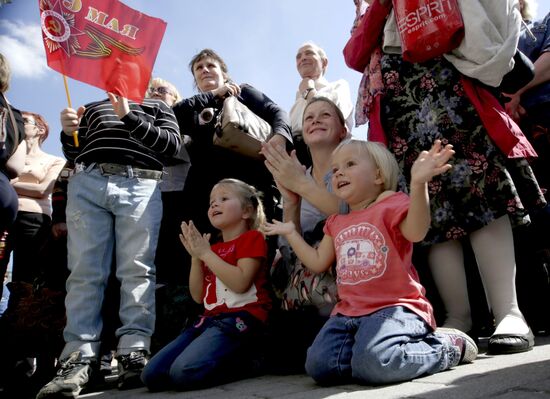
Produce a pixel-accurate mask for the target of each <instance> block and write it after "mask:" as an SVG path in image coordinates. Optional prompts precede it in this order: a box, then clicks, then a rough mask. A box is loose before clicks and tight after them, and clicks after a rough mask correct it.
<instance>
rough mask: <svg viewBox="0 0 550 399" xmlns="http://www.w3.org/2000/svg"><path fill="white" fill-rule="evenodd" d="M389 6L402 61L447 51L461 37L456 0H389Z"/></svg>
mask: <svg viewBox="0 0 550 399" xmlns="http://www.w3.org/2000/svg"><path fill="white" fill-rule="evenodd" d="M393 8H394V12H395V19H396V21H397V26H398V29H399V35H400V37H401V42H402V43H401V46H402V51H403V59H404V60H405V61H409V62H423V61H427V60H429V59H432V58H434V57H437V56H439V55H441V54H445V53H448V52H449V51H451V50H453V49H455V48H456V47H458V46H459V44H460V42H461V41H462V39H463V38H464V22H463V20H462V14H461V13H460V9H459V7H458V2H457V0H393Z"/></svg>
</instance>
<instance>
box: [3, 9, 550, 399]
mask: <svg viewBox="0 0 550 399" xmlns="http://www.w3.org/2000/svg"><path fill="white" fill-rule="evenodd" d="M461 2H462V0H458V3H459V4H460V3H461ZM391 4H392V2H391V1H388V0H354V6H355V9H356V19H355V22H354V24H353V28H352V36H351V39H350V42H349V43H348V45H349V44H350V43H352V44H353V46H351V45H350V46H346V51H344V58H345V60H346V62H347V64H348V65H349V66H350V67H352V68H354V69H356V70H359V71H363V80H362V81H361V84H360V87H359V88H358V98H357V103H356V107H355V113H354V112H353V109H354V107H353V105H352V99H351V94H350V88H349V85H348V83H347V82H346V81H344V80H337V81H334V82H329V81H328V80H327V79H326V78H325V77H324V76H325V72H326V69H327V66H328V57H327V54H326V53H325V51H324V50H323V49H322V48H321V47H320V46H319V45H317V44H315V43H314V42H312V41H307V42H305V43H304V44H303V45H301V46H300V47H299V48H298V49H297V52H296V69H297V72H298V75H299V84H298V86H297V90H296V94H295V102H294V104H293V106H292V108H291V109H290V110H288V113H287V111H285V110H284V109H282V108H281V107H280V106H279V105H277V104H276V103H275V102H274V101H273V100H271V99H270V98H269V97H268V96H267V95H266V94H264V93H263V92H262V91H260V90H259V89H257V88H255V87H252V86H250V85H248V84H246V83H236V82H234V81H233V80H232V79H231V77H230V74H229V68H228V66H227V65H226V63H225V62H224V60H223V58H222V57H221V56H220V55H219V54H218V53H217V52H216V51H214V50H212V49H208V48H207V49H203V50H201V51H199V52H198V53H197V54H196V55H195V56H194V57H193V58H192V59H191V61H190V63H189V68H190V72H191V74H192V76H193V78H194V81H195V84H196V88H197V91H198V92H197V94H195V95H193V96H191V97H185V96H182V95H181V94H180V93H179V92H178V89H177V88H176V87H175V86H174V85H173V84H172V83H170V82H168V81H166V80H165V79H162V78H154V79H151V81H150V84H149V88H148V90H147V93H146V98H145V100H144V101H143V102H142V103H141V104H139V103H136V102H133V101H129V100H127V99H126V98H124V97H122V96H120V95H117V94H114V93H107V95H108V97H107V98H106V99H102V100H97V101H93V102H90V103H88V104H86V105H84V106H81V107H79V108H78V109H73V108H66V109H64V110H62V111H61V126H62V132H61V134H60V136H59V137H60V140H61V144H62V148H63V154H64V155H65V158H66V160H64V159H61V158H59V157H56V156H54V155H51V154H47V153H45V152H44V151H43V150H42V149H41V145H42V143H43V142H44V140H46V139H47V137H48V133H49V127H48V123H47V122H46V121H45V120H44V118H43V117H42V116H41V115H40V114H38V113H35V112H30V111H19V110H18V109H16V108H15V107H14V106H12V105H11V104H10V103H9V101H8V100H7V99H6V96H5V93H6V92H7V90H8V88H9V81H10V70H9V65H8V59H7V58H9V54H6V55H2V54H0V93H1V96H0V129H1V131H0V133H2V136H1V138H0V144H1V148H0V166H1V168H0V172H1V173H0V234H1V235H2V236H1V238H0V271H1V272H2V274H5V272H6V268H7V265H8V262H9V259H10V255H11V259H12V265H13V274H12V282H11V283H10V284H8V287H10V294H11V297H10V299H9V301H8V306H7V309H6V310H5V312H4V316H3V317H2V318H0V327H1V329H0V335H1V338H2V342H3V343H4V344H3V347H2V348H0V354H1V355H2V356H0V358H1V359H2V360H1V361H0V362H1V365H0V370H1V371H2V373H0V375H1V378H2V379H0V388H1V389H3V391H4V392H7V393H9V392H13V391H12V390H14V389H16V390H17V393H18V395H19V396H18V397H21V396H20V395H21V394H22V391H21V387H20V385H21V384H22V383H23V384H26V385H25V386H26V388H27V391H26V392H25V394H26V395H28V396H29V397H31V396H32V397H34V396H36V398H39V399H41V398H44V399H45V398H54V397H64V396H71V397H77V396H78V395H79V394H80V393H81V391H82V390H86V389H93V387H94V386H96V385H97V384H98V383H100V382H101V380H102V377H103V376H104V375H107V374H110V373H111V372H113V370H112V369H111V365H112V360H113V357H114V358H116V364H117V375H118V377H117V386H118V388H119V389H130V388H134V387H138V386H142V385H145V386H146V387H147V388H148V389H149V390H150V391H152V392H156V391H161V390H192V389H198V388H204V387H209V386H213V385H216V384H221V383H225V382H228V381H234V380H238V379H242V378H247V377H252V376H255V375H258V374H260V373H281V374H289V373H303V372H305V373H307V374H308V375H310V376H311V377H312V378H313V379H314V380H315V381H316V382H318V383H320V384H323V385H327V384H346V383H351V382H356V383H363V384H386V383H395V382H400V381H407V380H411V379H413V378H418V377H421V376H423V375H429V374H434V373H438V372H441V371H444V370H447V369H449V368H452V367H456V366H458V365H459V364H463V363H470V362H472V361H474V360H475V358H476V356H477V354H478V347H477V344H476V342H477V338H478V333H479V331H480V329H479V328H476V320H475V318H474V317H473V311H474V309H473V308H474V307H475V306H476V303H474V302H472V301H471V300H470V298H472V297H473V296H474V295H480V296H483V297H485V296H486V301H487V305H488V308H489V310H490V315H489V316H488V320H484V323H485V324H487V325H489V326H490V327H489V333H488V336H489V339H488V352H489V353H490V354H493V355H504V354H513V353H519V352H524V351H527V350H530V349H531V348H532V347H533V345H534V340H535V334H534V332H535V333H538V332H540V330H541V328H540V326H539V325H537V328H536V330H535V331H534V332H533V330H532V328H531V327H530V320H529V319H528V318H526V317H525V316H524V312H523V311H522V310H523V309H521V305H522V304H521V301H519V300H518V294H517V289H516V281H515V276H516V261H515V259H516V255H517V254H516V253H515V248H514V230H515V229H518V228H520V227H521V226H523V227H522V228H526V229H529V226H530V223H531V222H537V221H539V222H540V220H542V219H541V217H542V216H541V215H548V214H549V207H548V205H547V198H548V191H547V190H548V188H549V184H550V179H549V174H548V170H549V168H548V166H549V165H548V159H549V157H550V133H549V131H548V129H549V127H550V119H549V115H550V112H549V109H548V104H549V103H550V56H549V55H548V54H550V14H548V15H547V16H546V17H545V18H544V19H543V20H542V21H539V22H534V21H532V19H533V15H532V6H533V3H532V1H529V0H519V2H518V1H516V0H506V1H505V2H503V4H500V3H499V5H498V6H497V5H496V3H494V4H493V3H491V4H492V5H489V4H488V3H484V5H483V6H481V5H480V7H479V9H480V10H482V11H483V13H481V14H480V13H477V14H476V15H473V13H470V12H463V23H464V25H465V27H466V30H465V31H466V37H465V39H464V41H463V42H462V44H460V45H459V46H458V47H457V48H456V49H455V50H453V51H452V52H451V53H447V54H444V55H442V56H439V57H436V58H433V59H430V60H427V61H423V62H407V61H405V60H404V59H403V56H402V54H401V51H395V49H400V47H401V42H400V39H399V35H397V34H396V30H395V29H396V20H395V16H394V13H393V12H392V5H391ZM480 4H481V2H480ZM480 19H484V21H485V23H484V24H480ZM470 27H472V28H473V27H475V29H468V28H470ZM495 32H498V35H497V34H495ZM470 35H474V36H470ZM358 37H359V38H363V39H365V38H367V39H368V40H358V39H357V38H358ZM472 37H475V38H477V39H479V40H472ZM487 43H490V44H491V46H487V45H486V44H487ZM510 43H514V45H513V46H511V45H510ZM476 46H482V47H483V48H478V47H476ZM350 48H353V52H351V53H350V51H348V50H349V49H350ZM518 53H521V54H523V55H524V56H525V57H523V58H522V57H518V55H517V54H518ZM480 54H482V55H483V56H480ZM519 59H522V60H526V61H525V62H526V64H525V65H524V66H526V67H527V69H528V70H529V71H530V72H531V73H532V75H530V76H529V77H528V78H527V79H526V81H527V82H528V83H526V84H525V85H523V86H522V87H518V88H515V89H513V90H512V89H510V87H512V86H510V85H504V84H501V82H503V81H506V80H507V79H509V76H510V75H508V76H507V74H513V73H518V72H517V70H518V69H517V67H519V64H520V62H519V61H518V60H519ZM513 60H515V61H516V64H517V67H516V69H514V65H515V63H514V61H513ZM529 60H531V62H529ZM512 76H514V75H512ZM514 79H515V78H514ZM511 90H512V91H515V92H510V91H511ZM228 97H235V98H236V99H237V100H238V101H239V102H241V103H242V104H244V105H246V106H247V107H248V108H249V109H250V111H251V112H252V113H254V114H255V115H257V116H259V117H260V118H262V119H263V120H265V121H266V122H267V123H268V124H269V126H270V127H271V133H270V135H269V136H268V137H267V139H266V140H265V142H264V143H262V145H261V150H260V151H259V154H258V156H257V157H250V156H248V155H245V154H243V153H240V152H238V151H235V150H234V149H228V148H224V147H221V146H218V145H216V144H215V142H214V138H215V135H217V134H218V133H219V126H218V125H217V122H218V119H219V115H220V112H222V109H223V105H224V101H225V100H226V99H227V98H228ZM489 104H490V105H489ZM367 121H368V122H369V133H368V140H366V141H362V140H357V139H354V138H353V137H352V135H351V133H350V132H351V129H352V127H353V125H354V123H355V125H357V126H359V125H361V124H364V123H366V122H367ZM520 127H521V128H520ZM74 132H77V133H78V139H79V145H77V143H76V142H75V141H74ZM544 220H546V221H547V220H548V218H546V219H544ZM535 224H536V223H535ZM546 227H548V226H546ZM525 231H526V232H527V233H528V232H529V230H525ZM542 245H543V246H544V245H546V248H547V249H548V248H550V242H544V243H543V244H542ZM468 248H471V250H472V251H473V257H472V259H470V258H468V256H466V255H465V254H466V252H465V251H467V249H468ZM45 259H48V260H49V261H45ZM469 262H473V263H474V264H475V266H476V267H475V268H474V269H476V270H478V272H479V276H480V279H481V284H482V286H481V288H480V287H477V288H476V287H473V286H472V285H471V281H470V278H469V277H468V273H467V269H468V268H467V267H466V266H467V265H468V263H469ZM54 263H55V270H54V268H53V267H52V268H51V269H48V268H49V267H50V264H54ZM424 276H429V278H430V279H429V281H428V280H426V281H425V280H424ZM430 282H431V284H430ZM16 284H20V285H19V286H17V285H16ZM21 284H26V286H27V287H31V288H32V289H28V290H27V292H28V294H27V295H31V294H30V293H33V292H34V293H36V292H37V290H40V289H43V288H44V286H47V287H48V288H49V289H51V290H52V291H50V293H51V292H54V291H56V292H62V294H63V296H64V305H63V304H61V303H58V305H57V306H58V307H59V306H61V307H62V314H63V315H64V317H58V320H57V321H58V322H60V323H61V325H62V329H63V331H62V335H61V329H59V331H53V330H54V329H53V328H52V329H51V330H52V331H51V333H52V334H53V335H54V338H53V339H54V341H51V342H55V343H56V344H55V345H52V346H50V347H49V348H50V349H51V348H53V350H55V351H56V352H55V353H52V352H51V350H50V351H49V352H48V351H44V350H38V351H36V352H34V353H33V352H32V351H22V350H21V351H20V350H19V349H18V348H19V346H18V345H20V344H21V342H20V341H21V340H22V339H23V338H22V337H28V334H22V333H21V328H23V324H24V322H23V321H21V320H26V319H27V318H25V317H21V318H19V319H18V317H17V316H18V315H17V312H18V311H21V310H20V309H22V307H21V303H23V302H24V301H25V300H26V299H28V298H25V296H24V295H23V294H21V292H22V291H20V290H19V288H17V289H16V287H21ZM474 289H477V290H478V291H477V292H473V290H474ZM44 295H45V294H44ZM432 298H433V299H434V301H435V298H438V300H439V301H440V303H441V306H440V307H441V312H439V313H438V312H437V309H436V305H434V303H435V302H434V301H432ZM45 312H46V311H45V310H44V309H42V313H40V309H39V312H38V314H37V316H36V317H35V320H34V322H36V321H37V320H38V319H40V320H42V319H41V317H44V320H46V318H48V317H49V320H50V321H51V319H52V318H53V317H55V315H56V313H55V312H49V313H48V314H44V313H45ZM13 315H15V317H13ZM14 320H20V321H19V322H18V323H16V322H14ZM50 321H49V322H48V323H50ZM549 324H550V323H549ZM50 325H51V326H53V325H54V323H52V324H50ZM546 332H547V333H549V332H550V331H548V330H546ZM40 339H45V337H44V336H41V337H40ZM56 339H57V340H56ZM5 343H9V345H8V344H5ZM38 346H40V345H38ZM42 349H43V348H42Z"/></svg>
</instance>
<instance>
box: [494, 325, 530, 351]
mask: <svg viewBox="0 0 550 399" xmlns="http://www.w3.org/2000/svg"><path fill="white" fill-rule="evenodd" d="M534 345H535V336H534V335H533V332H532V331H531V329H529V331H528V332H527V334H523V335H522V334H493V335H492V336H491V337H490V338H489V343H488V347H487V353H488V354H490V355H509V354H511V353H520V352H527V351H530V350H531V349H533V346H534Z"/></svg>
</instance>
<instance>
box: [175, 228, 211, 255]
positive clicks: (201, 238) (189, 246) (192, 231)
mask: <svg viewBox="0 0 550 399" xmlns="http://www.w3.org/2000/svg"><path fill="white" fill-rule="evenodd" d="M180 241H181V243H182V244H183V246H184V247H185V249H186V250H187V252H189V255H191V256H192V257H193V258H198V259H201V258H202V257H203V256H204V255H205V254H206V253H208V251H210V250H211V249H210V234H201V233H200V232H199V231H198V230H197V228H196V227H195V225H194V224H193V222H189V223H185V222H181V234H180Z"/></svg>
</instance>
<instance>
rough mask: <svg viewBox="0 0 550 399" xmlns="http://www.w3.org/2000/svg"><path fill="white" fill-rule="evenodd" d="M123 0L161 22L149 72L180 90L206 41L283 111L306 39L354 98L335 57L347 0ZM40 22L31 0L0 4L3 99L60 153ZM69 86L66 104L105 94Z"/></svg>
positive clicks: (57, 105) (343, 34) (184, 90)
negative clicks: (38, 117)
mask: <svg viewBox="0 0 550 399" xmlns="http://www.w3.org/2000/svg"><path fill="white" fill-rule="evenodd" d="M123 2H124V3H125V4H126V5H128V6H130V7H132V8H135V9H137V10H139V11H141V12H144V13H146V14H148V15H151V16H155V17H158V18H161V19H163V20H165V21H166V22H167V24H168V25H167V29H166V33H165V35H164V39H163V42H162V45H161V48H160V51H159V54H158V56H157V60H156V63H155V67H154V70H153V75H154V76H160V77H162V78H164V79H167V80H169V81H171V82H172V83H174V84H175V85H176V86H177V87H178V89H179V91H180V93H181V94H182V95H183V96H184V97H189V96H191V95H193V94H195V93H196V90H195V88H194V87H193V80H192V76H191V73H190V71H189V69H188V63H189V61H190V59H191V58H192V56H193V55H194V54H195V53H196V52H198V51H199V50H201V49H202V48H205V47H210V48H213V49H214V50H216V51H217V52H218V53H219V54H220V55H221V56H222V57H223V58H224V60H225V61H226V63H227V65H228V67H229V72H230V74H231V77H232V78H233V80H234V81H235V82H238V83H249V84H251V85H253V86H254V87H256V88H258V89H259V90H261V91H263V92H264V93H265V94H267V95H268V96H269V97H271V98H272V99H273V100H274V101H275V102H277V103H278V104H279V105H280V106H281V107H282V108H284V109H285V110H287V111H289V110H290V107H291V106H292V104H293V102H294V96H295V92H296V89H297V87H298V84H299V82H300V78H299V75H298V72H297V71H296V67H295V55H296V51H297V49H298V47H299V46H300V45H301V44H302V43H303V42H305V41H307V40H313V41H314V42H316V43H317V44H319V45H320V46H321V47H323V48H324V49H325V50H326V52H327V54H328V57H329V66H328V70H327V73H326V77H327V79H329V80H336V79H346V80H347V81H348V82H349V83H350V86H351V91H352V97H353V101H354V102H355V93H356V89H357V86H358V84H359V81H360V78H361V76H360V74H359V73H357V72H354V71H352V70H350V69H348V68H347V67H346V65H345V64H344V60H343V57H342V48H343V47H344V45H345V43H346V41H347V39H348V37H349V31H350V27H351V24H352V22H353V19H354V15H355V7H354V4H353V1H352V0H234V1H227V0H210V1H202V0H124V1H123ZM39 22H40V19H39V10H38V0H12V3H11V4H8V5H5V6H3V7H2V8H0V52H2V53H3V54H4V55H6V56H7V57H8V59H9V61H10V64H11V66H12V73H13V76H12V82H11V88H10V90H9V91H8V93H7V96H8V99H9V100H10V101H11V102H12V103H13V104H14V106H16V107H17V108H19V109H22V110H29V111H34V112H37V113H39V114H42V115H43V116H44V117H45V118H46V119H47V120H48V123H49V124H50V128H51V132H50V137H49V138H48V140H47V141H46V142H45V144H44V149H45V150H46V151H47V152H51V153H55V154H59V155H60V154H61V147H60V144H59V139H58V132H59V129H60V124H59V112H60V111H61V110H62V109H63V108H64V107H66V106H67V99H66V96H65V90H64V86H63V80H62V77H61V75H60V74H58V73H57V72H55V71H53V70H51V69H49V68H48V67H47V65H46V59H45V52H44V46H43V44H42V36H41V32H40V26H39ZM69 90H70V93H71V100H72V103H73V107H77V106H78V105H82V104H85V103H87V102H89V101H93V100H97V99H99V98H104V93H103V92H102V91H100V90H99V89H96V88H94V87H92V86H89V85H86V84H84V83H81V82H78V81H75V80H72V79H69ZM364 129H365V128H364V127H363V129H362V130H363V131H364Z"/></svg>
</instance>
